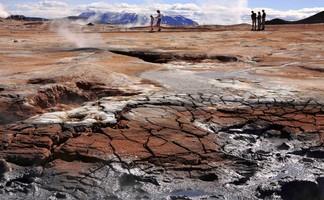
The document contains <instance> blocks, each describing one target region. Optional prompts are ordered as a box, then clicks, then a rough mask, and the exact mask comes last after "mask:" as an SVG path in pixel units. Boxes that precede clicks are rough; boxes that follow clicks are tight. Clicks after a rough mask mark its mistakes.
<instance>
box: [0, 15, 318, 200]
mask: <svg viewBox="0 0 324 200" xmlns="http://www.w3.org/2000/svg"><path fill="white" fill-rule="evenodd" d="M61 29H63V30H61ZM244 29H248V27H246V26H234V27H228V28H226V27H217V26H215V27H200V28H197V29H196V30H195V29H174V30H173V29H167V30H165V31H164V32H162V33H148V32H144V31H143V30H142V29H125V28H116V27H103V26H91V27H79V26H77V25H74V26H70V25H68V26H67V25H65V26H64V27H59V26H58V24H49V23H47V22H46V23H36V24H35V23H32V24H30V23H23V22H15V21H5V20H3V21H2V22H0V35H1V37H0V48H1V50H0V80H1V81H0V139H1V145H0V193H1V199H2V198H3V199H114V200H115V199H120V200H124V199H154V200H158V199H161V200H162V199H169V200H180V199H192V200H195V199H278V200H279V199H283V200H299V199H300V200H322V199H324V162H323V159H324V146H323V144H324V96H323V94H324V87H323V85H324V79H323V77H324V75H323V72H324V68H323V66H322V64H323V63H324V57H323V55H324V54H323V53H324V49H323V47H322V45H321V44H322V43H323V42H324V34H323V32H322V29H323V28H322V26H321V25H313V26H273V27H270V28H269V31H266V32H262V33H256V32H249V31H244Z"/></svg>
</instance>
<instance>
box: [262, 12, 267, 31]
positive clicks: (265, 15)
mask: <svg viewBox="0 0 324 200" xmlns="http://www.w3.org/2000/svg"><path fill="white" fill-rule="evenodd" d="M266 17H267V14H266V12H265V11H264V10H262V30H263V31H264V30H265V23H266Z"/></svg>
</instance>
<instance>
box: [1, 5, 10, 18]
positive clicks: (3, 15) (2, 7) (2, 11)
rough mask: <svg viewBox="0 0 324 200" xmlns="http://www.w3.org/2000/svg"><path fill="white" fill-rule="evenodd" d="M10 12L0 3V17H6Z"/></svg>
mask: <svg viewBox="0 0 324 200" xmlns="http://www.w3.org/2000/svg"><path fill="white" fill-rule="evenodd" d="M9 16H10V14H9V13H8V12H7V11H6V9H5V8H4V6H3V5H2V4H1V3H0V18H7V17H9Z"/></svg>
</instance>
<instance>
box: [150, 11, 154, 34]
mask: <svg viewBox="0 0 324 200" xmlns="http://www.w3.org/2000/svg"><path fill="white" fill-rule="evenodd" d="M150 18H151V32H153V30H154V29H153V26H154V17H153V15H151V16H150Z"/></svg>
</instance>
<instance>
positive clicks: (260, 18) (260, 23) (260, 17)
mask: <svg viewBox="0 0 324 200" xmlns="http://www.w3.org/2000/svg"><path fill="white" fill-rule="evenodd" d="M261 20H262V16H261V12H258V31H261V26H262V21H261Z"/></svg>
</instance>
